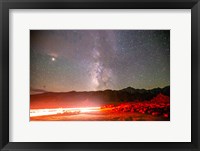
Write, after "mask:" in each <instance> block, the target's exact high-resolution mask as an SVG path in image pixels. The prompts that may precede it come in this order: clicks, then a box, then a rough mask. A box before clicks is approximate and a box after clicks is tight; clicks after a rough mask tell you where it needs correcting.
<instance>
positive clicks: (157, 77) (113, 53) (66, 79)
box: [30, 30, 170, 92]
mask: <svg viewBox="0 0 200 151" xmlns="http://www.w3.org/2000/svg"><path fill="white" fill-rule="evenodd" d="M30 80H31V81H30V84H31V90H41V91H53V92H67V91H95V90H105V89H115V90H118V89H123V88H126V87H129V86H131V87H134V88H145V89H151V88H155V87H164V86H166V85H169V83H170V31H169V30H43V31H42V30H31V31H30Z"/></svg>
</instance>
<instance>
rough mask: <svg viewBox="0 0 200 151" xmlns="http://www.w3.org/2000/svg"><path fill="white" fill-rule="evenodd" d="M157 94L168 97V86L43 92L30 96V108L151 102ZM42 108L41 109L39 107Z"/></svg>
mask: <svg viewBox="0 0 200 151" xmlns="http://www.w3.org/2000/svg"><path fill="white" fill-rule="evenodd" d="M158 94H163V95H166V96H170V86H166V87H164V88H154V89H151V90H145V89H135V88H132V87H127V88H124V89H122V90H109V89H107V90H104V91H88V92H87V91H85V92H76V91H70V92H45V93H42V94H35V95H31V97H30V99H31V108H51V107H52V108H53V107H69V106H99V105H104V104H108V103H113V104H117V103H121V102H130V101H136V100H139V101H144V100H151V99H152V98H154V97H155V96H157V95H158ZM41 106H42V107H41Z"/></svg>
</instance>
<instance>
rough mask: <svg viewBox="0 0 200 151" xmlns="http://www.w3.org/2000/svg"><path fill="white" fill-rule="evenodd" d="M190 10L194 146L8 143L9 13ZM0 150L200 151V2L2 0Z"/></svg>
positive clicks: (0, 24) (159, 143)
mask: <svg viewBox="0 0 200 151" xmlns="http://www.w3.org/2000/svg"><path fill="white" fill-rule="evenodd" d="M86 8H87V9H191V27H192V29H191V30H192V31H191V50H192V58H191V59H192V62H191V64H192V68H191V69H192V73H191V76H192V81H191V83H192V88H191V94H192V98H191V100H192V113H191V115H192V117H191V119H192V122H191V128H192V130H191V136H192V139H191V142H133V143H129V142H121V143H118V142H93V143H92V142H54V143H47V142H34V143H32V142H9V9H86ZM0 35H1V38H0V61H1V62H0V138H1V140H0V148H1V150H4V151H8V150H12V151H14V150H18V151H20V150H23V151H25V150H77V151H78V150H134V151H137V150H140V151H146V150H148V151H149V150H163V151H168V150H170V151H171V150H176V151H189V150H191V151H199V150H200V139H199V137H200V129H199V128H200V111H199V110H200V102H199V94H198V90H199V85H200V82H199V77H198V76H199V75H200V74H199V72H200V70H199V67H200V66H199V64H200V61H199V58H200V53H199V51H200V2H199V0H95V1H94V0H57V1H56V0H0Z"/></svg>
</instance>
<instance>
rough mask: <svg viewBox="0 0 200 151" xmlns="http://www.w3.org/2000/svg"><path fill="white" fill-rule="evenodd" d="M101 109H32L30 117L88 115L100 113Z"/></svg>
mask: <svg viewBox="0 0 200 151" xmlns="http://www.w3.org/2000/svg"><path fill="white" fill-rule="evenodd" d="M100 109H101V107H81V108H54V109H31V110H30V117H34V116H44V115H55V114H63V113H88V112H97V111H100Z"/></svg>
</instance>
